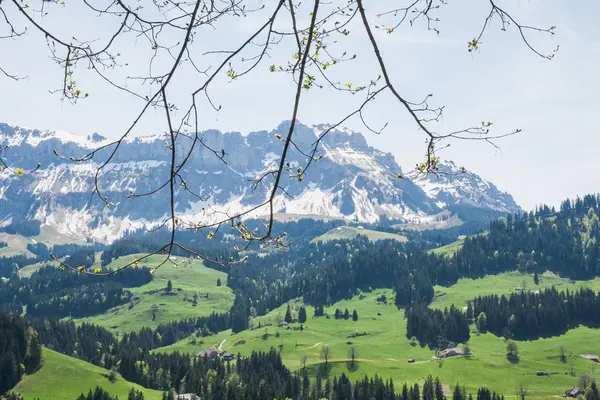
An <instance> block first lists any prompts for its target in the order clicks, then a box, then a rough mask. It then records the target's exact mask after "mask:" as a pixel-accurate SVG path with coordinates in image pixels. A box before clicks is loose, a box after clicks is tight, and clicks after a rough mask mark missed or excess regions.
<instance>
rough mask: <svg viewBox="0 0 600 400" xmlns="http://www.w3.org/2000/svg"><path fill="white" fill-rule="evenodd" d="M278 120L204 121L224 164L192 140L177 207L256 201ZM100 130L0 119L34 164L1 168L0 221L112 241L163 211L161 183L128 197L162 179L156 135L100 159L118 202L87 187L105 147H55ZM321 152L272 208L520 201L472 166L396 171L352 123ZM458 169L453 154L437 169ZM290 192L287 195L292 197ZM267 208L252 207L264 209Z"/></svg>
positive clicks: (351, 210) (309, 139)
mask: <svg viewBox="0 0 600 400" xmlns="http://www.w3.org/2000/svg"><path fill="white" fill-rule="evenodd" d="M289 124H290V122H284V123H282V124H281V125H280V126H279V127H277V128H276V129H274V130H272V131H270V132H267V131H261V132H253V133H250V134H248V135H242V134H241V133H238V132H231V133H221V132H219V131H215V130H211V131H206V132H203V133H202V135H201V137H202V138H203V140H204V142H205V143H206V144H207V145H208V146H210V147H211V148H213V149H217V151H220V149H224V150H225V152H226V156H225V159H226V160H227V164H224V163H223V162H222V161H221V160H219V159H218V158H217V157H215V155H214V154H213V153H212V152H211V151H209V150H207V149H206V148H204V147H201V146H197V147H196V149H195V150H194V153H193V154H192V156H191V157H190V159H189V161H188V163H187V164H186V166H185V168H184V169H183V170H182V171H181V175H182V176H183V178H184V179H185V181H186V183H187V185H188V187H189V188H190V189H191V190H192V191H194V192H195V193H196V194H198V195H199V196H202V197H205V196H209V195H210V198H209V199H208V200H207V201H206V202H205V201H202V200H199V199H198V197H195V196H194V195H192V194H190V193H188V192H186V191H184V190H179V191H178V193H177V197H176V209H177V211H178V212H179V213H182V214H183V215H184V216H187V217H188V218H195V219H196V220H197V219H200V218H204V214H203V213H202V209H203V208H207V206H209V205H210V206H211V207H212V208H213V209H217V210H221V211H227V212H229V213H236V212H239V211H241V210H244V209H248V208H250V207H252V206H254V205H257V204H259V203H261V202H263V201H264V200H265V198H266V196H267V193H268V189H269V186H268V182H269V181H268V180H265V183H266V184H265V185H260V186H258V187H257V188H254V189H253V188H252V187H251V182H250V181H252V180H253V179H256V178H257V177H258V176H260V175H261V174H262V173H264V172H267V171H271V170H272V169H274V167H275V166H276V165H277V164H278V161H279V154H280V153H281V149H282V146H283V144H282V142H281V141H280V140H278V139H277V138H276V136H275V135H276V134H277V133H278V132H280V133H283V132H286V131H287V129H289ZM324 129H327V126H326V125H317V126H310V127H309V126H305V125H302V124H299V123H297V124H296V131H295V133H294V141H295V143H296V145H297V146H298V147H299V148H301V149H307V148H310V145H311V144H312V143H313V142H314V141H315V138H316V135H318V134H319V133H320V132H322V131H323V130H324ZM106 143H107V140H106V139H105V138H104V137H102V136H101V135H99V134H97V133H94V134H92V135H90V136H88V137H81V136H77V135H74V134H71V133H68V132H63V131H41V130H37V129H26V128H21V127H15V126H10V125H7V124H2V123H0V148H3V147H4V146H7V145H8V147H7V148H6V149H5V150H4V151H3V152H2V153H1V154H2V156H3V158H4V159H6V160H8V162H9V164H10V165H12V166H14V167H15V168H16V167H19V168H24V169H26V170H27V169H33V168H35V167H36V165H37V164H38V163H39V164H40V165H41V166H40V168H39V169H38V170H37V171H36V172H34V173H33V174H24V175H22V176H17V175H15V174H13V173H10V172H9V171H7V170H4V171H0V226H1V225H3V224H7V223H9V222H10V221H11V220H13V219H36V220H39V221H41V222H42V223H43V224H46V225H49V226H52V227H53V228H55V229H56V230H57V231H59V232H61V233H64V234H69V235H73V236H76V237H79V238H83V239H87V238H91V239H94V240H97V241H102V242H111V241H113V240H115V239H116V238H118V237H120V236H122V235H123V233H124V232H126V231H127V230H132V229H137V228H140V227H144V226H145V227H148V226H152V225H154V224H157V223H159V221H161V220H162V218H164V216H165V215H167V213H168V207H169V193H168V191H167V190H163V191H161V192H158V193H157V194H154V195H152V196H146V197H139V198H136V199H127V198H126V197H125V196H126V195H127V194H129V193H131V192H132V191H134V192H136V193H143V192H147V191H150V190H152V189H154V188H156V187H158V186H160V185H161V184H162V183H163V182H164V181H165V180H166V179H168V176H169V173H170V170H169V157H170V152H169V150H168V149H167V148H166V147H165V138H164V137H161V136H149V137H138V138H133V139H128V140H126V141H124V142H123V143H122V144H121V147H120V149H119V151H118V152H117V153H116V155H115V157H114V159H113V160H112V161H111V162H110V163H109V164H108V165H107V166H106V168H105V169H104V171H103V173H102V175H101V177H100V187H101V188H102V191H103V195H106V196H108V198H109V200H111V201H114V202H119V205H118V206H116V207H111V208H110V209H108V208H106V207H103V205H104V204H103V203H102V202H101V201H99V200H98V199H97V198H94V196H92V193H93V190H94V173H95V169H96V167H97V166H98V165H99V164H98V163H99V162H102V161H103V160H105V159H106V157H107V154H108V151H110V149H104V150H101V151H99V152H98V153H97V154H96V156H95V157H94V159H93V160H91V161H90V162H86V163H83V164H82V163H76V162H72V161H69V160H62V159H59V158H58V157H56V156H55V155H54V150H56V152H57V153H58V154H61V155H65V156H74V157H79V156H82V155H84V154H87V153H89V151H90V150H91V149H94V148H98V147H99V146H101V145H103V144H106ZM178 143H180V145H179V146H180V147H178V148H177V154H179V155H181V156H183V155H184V154H185V152H184V150H185V149H187V148H189V145H190V143H191V141H190V140H189V139H187V138H184V137H183V136H182V137H181V138H180V139H179V141H178ZM321 154H323V158H322V159H321V160H319V161H318V162H316V163H315V164H313V166H312V167H311V168H310V169H309V170H308V171H307V172H306V175H305V177H304V179H303V180H302V181H301V182H299V181H298V180H297V179H295V178H291V177H288V176H286V177H284V178H283V179H282V182H281V183H280V186H281V187H283V188H284V189H285V192H287V193H288V194H289V196H288V195H285V194H284V193H283V192H282V193H281V194H280V195H278V196H277V198H276V202H275V204H276V211H277V212H278V213H282V214H288V215H303V216H311V217H314V218H318V217H327V218H345V219H348V220H353V221H359V222H375V221H377V220H378V219H379V218H380V217H381V216H384V215H385V216H386V217H388V218H390V219H394V220H414V218H419V217H424V218H426V217H427V216H430V215H434V214H437V213H439V212H440V211H442V210H444V209H448V208H451V207H452V206H454V205H458V204H461V205H465V204H466V205H469V206H470V207H476V208H481V209H485V210H497V211H517V210H519V207H518V205H517V204H516V203H515V202H514V200H513V199H512V197H511V196H510V195H509V194H507V193H503V192H500V191H499V190H498V189H497V188H496V187H495V186H494V185H493V184H491V183H490V182H487V181H485V180H483V179H481V178H480V177H479V176H477V175H475V174H473V173H465V174H454V173H452V174H442V175H440V177H439V178H434V177H431V176H428V177H420V178H415V179H414V180H412V179H398V177H397V175H398V173H400V172H401V168H400V166H399V165H398V164H397V163H396V161H395V159H394V157H393V156H392V154H390V153H385V152H382V151H379V150H376V149H374V148H373V147H370V146H368V144H367V142H366V140H365V138H364V137H363V136H362V135H361V134H360V133H358V132H353V131H350V130H347V129H337V130H334V131H332V132H331V133H330V134H329V135H327V136H326V137H325V139H324V141H323V142H322V147H321ZM287 161H288V162H289V164H290V167H291V168H292V169H294V170H295V169H296V168H297V167H298V166H304V165H305V162H306V156H304V155H303V154H301V153H300V152H299V151H297V150H296V149H295V148H292V149H291V150H290V152H289V153H288V157H287ZM446 169H447V170H449V171H455V170H457V168H456V166H455V165H454V164H452V163H447V164H445V165H443V167H442V170H443V171H446ZM290 196H291V197H290ZM264 214H266V209H264V210H258V211H257V212H256V213H255V214H254V215H256V216H258V215H264Z"/></svg>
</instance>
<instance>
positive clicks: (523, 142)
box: [0, 0, 600, 209]
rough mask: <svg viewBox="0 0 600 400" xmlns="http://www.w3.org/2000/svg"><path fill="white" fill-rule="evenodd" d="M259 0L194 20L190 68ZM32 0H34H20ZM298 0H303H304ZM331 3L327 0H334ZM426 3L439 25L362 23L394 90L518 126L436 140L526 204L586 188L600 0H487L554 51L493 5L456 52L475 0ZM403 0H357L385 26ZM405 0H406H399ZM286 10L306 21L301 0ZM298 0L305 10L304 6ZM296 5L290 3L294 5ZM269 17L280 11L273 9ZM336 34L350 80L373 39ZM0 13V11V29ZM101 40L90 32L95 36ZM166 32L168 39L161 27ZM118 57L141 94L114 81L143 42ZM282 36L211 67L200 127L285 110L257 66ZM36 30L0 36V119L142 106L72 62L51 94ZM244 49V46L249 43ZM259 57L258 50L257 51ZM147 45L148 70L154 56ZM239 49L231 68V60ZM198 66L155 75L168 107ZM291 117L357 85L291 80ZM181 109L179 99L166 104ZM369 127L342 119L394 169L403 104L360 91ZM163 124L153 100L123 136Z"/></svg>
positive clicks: (52, 69) (554, 201)
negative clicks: (77, 96) (476, 45)
mask: <svg viewBox="0 0 600 400" xmlns="http://www.w3.org/2000/svg"><path fill="white" fill-rule="evenodd" d="M253 1H254V3H252V4H258V5H259V6H264V11H262V12H261V11H259V12H256V13H250V14H248V16H247V17H245V18H242V17H239V18H235V19H233V20H231V19H230V20H227V21H226V22H224V23H222V24H216V25H215V26H214V27H206V28H204V29H202V30H200V31H199V33H198V34H197V36H196V37H195V39H194V43H193V44H192V47H191V48H190V50H191V51H192V54H193V56H192V57H193V59H194V62H195V63H196V64H197V65H198V66H199V67H200V68H207V67H209V66H212V68H214V67H215V65H217V63H218V62H220V60H222V59H223V57H224V56H223V54H204V53H205V52H206V51H209V50H224V49H232V48H234V47H236V46H237V45H239V44H240V42H242V41H243V40H244V38H245V37H247V36H248V35H249V34H251V32H253V31H254V30H256V28H257V27H258V26H260V25H261V24H263V23H264V21H265V16H266V15H267V12H268V13H270V12H272V10H273V7H274V4H275V2H274V1H273V0H253ZM30 3H31V4H32V7H33V8H35V4H36V2H35V1H31V2H30ZM306 3H307V4H308V3H310V2H306ZM334 3H335V2H334ZM447 3H448V4H447V5H444V6H442V7H441V8H440V10H439V11H438V13H437V14H436V15H437V16H438V17H439V19H440V21H439V22H438V23H437V24H436V25H435V26H436V27H437V28H438V29H439V31H440V33H439V34H435V33H434V32H432V31H428V30H427V27H426V25H425V24H424V23H423V22H417V23H415V24H414V26H412V27H410V26H408V25H406V26H405V27H403V28H401V29H398V30H397V31H394V32H393V33H392V34H388V33H386V32H385V30H378V31H376V32H375V35H376V38H377V40H378V41H379V43H380V47H381V53H382V56H383V58H384V60H385V62H386V64H387V66H388V70H389V73H390V76H391V79H392V81H393V83H394V85H395V86H396V88H397V89H398V91H399V92H400V93H401V94H402V95H403V96H405V97H406V98H407V99H409V100H412V101H418V100H420V99H422V98H424V97H425V96H426V95H427V94H429V93H431V94H433V97H432V100H431V102H432V104H433V105H437V106H442V105H443V106H445V110H444V116H443V118H442V120H441V122H440V123H439V124H437V125H435V129H436V130H437V131H439V132H448V131H453V130H456V129H460V128H464V127H468V126H472V125H474V124H478V123H480V122H481V121H492V122H493V123H494V125H493V126H494V132H496V133H504V132H510V131H512V130H514V129H516V128H520V129H522V132H521V133H520V134H518V135H515V136H512V137H510V138H506V139H503V140H502V141H499V142H498V143H497V144H498V146H499V147H500V149H496V148H494V147H492V146H490V145H486V144H485V143H482V142H466V141H454V142H451V143H450V144H451V146H450V147H449V148H448V149H446V150H444V151H443V152H440V154H439V155H440V157H441V158H442V160H443V159H452V160H454V161H455V162H456V163H457V164H459V165H464V166H465V167H466V168H467V169H469V170H472V171H474V172H476V173H478V174H480V175H481V176H482V177H484V178H486V179H488V180H490V181H492V182H493V183H495V184H496V185H497V186H498V187H499V188H500V189H502V190H505V191H508V192H509V193H511V194H512V195H513V197H514V198H515V200H516V201H517V203H519V204H520V205H521V206H523V207H524V208H526V209H531V208H533V207H535V206H536V205H538V204H541V203H547V204H551V205H559V203H560V201H561V200H563V199H564V198H567V197H575V196H577V195H584V194H586V193H594V192H598V191H600V190H599V188H600V174H597V173H596V171H598V170H600V158H599V157H597V154H598V151H597V149H598V148H599V146H600V135H599V133H600V131H599V128H598V126H597V125H596V124H595V122H596V121H597V119H598V117H599V116H600V99H599V97H598V95H597V94H598V93H599V92H600V73H599V72H598V71H600V25H599V24H597V15H600V2H596V1H585V0H581V1H576V2H574V1H566V0H544V1H541V0H530V1H525V0H516V1H513V0H501V1H500V0H499V1H496V3H497V4H498V5H499V6H500V7H502V8H503V9H504V10H505V11H507V12H509V13H510V14H511V15H512V16H513V17H514V18H515V19H516V20H517V21H519V22H521V23H522V24H525V25H533V26H539V27H543V28H546V27H550V26H556V30H555V35H554V36H552V37H550V36H548V35H542V34H537V33H536V34H530V35H528V38H529V39H530V41H531V43H532V44H533V45H534V46H535V47H536V49H539V50H540V51H542V52H544V53H550V52H551V51H552V50H553V49H554V48H555V47H556V46H557V45H560V49H559V51H558V52H557V53H556V56H555V57H554V59H552V60H551V61H549V60H546V59H542V58H541V57H539V56H537V55H536V54H534V53H533V52H531V51H530V50H529V49H528V48H527V47H526V45H525V44H524V43H523V41H522V40H521V38H520V37H519V33H518V31H517V30H516V27H514V26H509V27H508V29H507V30H506V31H502V30H501V29H500V27H501V26H500V24H499V20H498V19H497V18H496V19H495V21H494V22H493V23H492V25H491V27H490V28H489V29H488V31H486V33H485V35H484V36H483V38H482V41H481V45H480V49H479V50H478V51H476V52H471V53H470V52H468V51H467V42H468V41H469V40H471V39H472V38H473V37H474V36H476V35H477V34H478V32H479V31H480V30H481V27H482V24H483V21H484V19H485V17H486V16H487V13H488V12H489V3H488V2H487V1H482V0H461V1H458V0H449V1H448V2H447ZM395 4H404V2H398V1H387V0H377V1H374V0H365V7H366V8H367V12H368V14H369V18H370V20H371V22H372V23H373V24H378V25H382V26H388V25H389V24H391V23H392V21H393V19H387V20H385V19H378V18H377V17H376V13H377V12H378V11H381V10H384V9H386V7H387V8H389V7H391V6H393V5H395ZM406 4H408V3H406ZM2 8H3V9H4V11H5V12H6V13H7V15H8V17H9V18H10V20H11V21H14V23H15V26H17V27H19V26H24V19H23V17H22V16H20V15H17V13H16V12H15V10H14V9H13V8H12V6H11V3H10V2H4V4H3V5H2ZM301 10H302V12H299V13H298V19H299V22H300V23H302V22H306V21H307V18H308V9H306V8H303V9H301ZM304 11H306V12H304ZM301 14H302V15H301ZM36 20H37V21H39V22H40V23H41V24H43V25H44V26H45V27H48V29H50V30H51V31H52V32H56V34H57V35H58V36H60V37H65V38H69V37H73V36H76V37H78V38H88V39H92V38H99V40H98V43H102V42H105V41H106V39H107V38H108V37H109V36H110V33H111V32H112V31H113V30H114V29H115V28H116V27H117V23H118V22H117V21H116V19H109V20H107V19H106V18H104V17H102V18H99V17H98V16H97V15H95V14H93V13H90V12H89V10H87V9H86V8H85V7H83V6H82V5H81V4H80V3H79V2H74V3H70V2H67V4H66V6H64V7H55V8H53V9H50V10H49V13H48V15H46V16H45V17H43V18H39V17H36ZM280 23H281V24H282V25H281V26H282V27H283V26H284V25H285V24H286V23H287V21H286V20H282V21H281V22H280ZM349 30H350V34H349V35H348V36H347V37H341V38H340V39H339V41H338V43H336V44H332V45H331V49H332V50H333V51H337V50H339V51H342V50H346V51H348V53H349V54H354V53H355V54H356V55H357V58H356V59H355V60H353V61H352V62H351V63H344V64H342V65H339V66H337V67H336V68H335V69H332V72H331V73H332V74H333V75H332V76H334V78H335V80H337V81H339V82H342V83H345V82H350V83H352V85H361V84H366V83H368V82H369V80H370V79H372V78H374V77H376V76H377V75H378V74H379V71H378V67H377V64H376V63H375V60H374V58H373V51H372V48H371V47H370V44H369V42H368V41H367V40H366V37H365V35H364V31H363V30H362V28H361V26H360V25H358V24H356V25H350V26H349ZM3 33H6V25H5V24H4V23H3V22H2V21H0V37H1V36H2V34H3ZM103 39H104V40H103ZM165 40H166V41H167V42H169V43H172V44H173V45H176V44H177V43H178V41H179V40H180V38H179V37H178V36H177V35H175V34H173V35H169V34H165ZM115 46H116V48H117V50H118V51H119V52H120V53H121V54H122V58H121V59H122V60H123V61H122V62H123V63H127V64H128V65H127V66H123V67H121V68H117V69H114V70H107V71H105V73H106V74H107V76H109V77H111V78H113V79H115V80H116V81H118V82H121V83H122V84H123V85H127V87H128V88H136V89H137V90H141V91H142V93H144V91H146V93H150V89H149V88H148V86H147V85H146V86H140V85H139V82H137V81H133V80H126V79H125V77H127V76H137V75H141V74H143V71H146V70H147V65H148V64H147V63H148V60H149V54H151V53H152V51H151V50H150V49H149V48H148V43H147V42H145V41H144V40H142V39H140V38H136V37H133V36H132V35H129V36H126V37H125V38H124V39H123V40H118V41H117V42H116V44H115ZM294 46H295V44H294V42H292V41H283V42H282V43H280V44H279V45H277V46H272V49H271V50H270V51H269V57H270V58H269V59H267V60H266V61H265V63H264V64H261V65H260V66H259V68H258V69H256V70H255V71H253V72H252V73H250V74H248V75H245V76H243V77H241V78H240V79H238V80H236V81H233V82H230V80H229V79H227V77H226V75H225V72H223V73H221V74H219V75H218V77H217V79H215V81H214V85H213V86H212V87H211V90H210V92H209V93H210V94H211V99H212V100H213V102H215V104H219V105H222V109H221V110H220V111H219V112H215V111H214V110H212V109H211V108H210V106H209V105H208V103H207V102H206V101H205V100H203V102H202V104H201V106H200V109H199V120H200V121H199V126H200V129H202V130H203V129H210V128H216V129H219V130H222V131H239V132H242V133H248V132H252V131H257V130H272V129H274V128H276V127H277V126H278V125H279V123H280V122H282V121H284V120H289V119H290V118H291V112H292V105H293V95H294V90H295V86H294V83H293V81H292V80H291V79H290V76H289V75H286V74H281V73H280V74H273V73H270V72H269V71H268V66H269V65H270V64H271V63H276V64H282V63H285V62H286V60H289V59H290V55H291V53H293V52H294ZM48 55H49V51H48V49H47V47H46V45H45V41H44V37H43V36H42V35H41V34H39V33H36V32H34V31H33V30H31V29H30V30H29V31H28V33H27V34H26V35H24V36H23V37H20V38H18V39H16V40H0V66H1V67H2V68H4V69H5V70H7V71H9V72H12V73H17V74H18V75H20V76H22V77H24V79H23V80H20V81H18V82H14V81H12V80H9V79H7V78H6V77H4V76H2V74H0V122H6V123H9V124H13V125H20V126H26V127H31V128H39V129H62V130H67V131H71V132H73V133H76V134H80V135H88V134H90V133H92V132H98V133H100V134H102V135H104V136H107V137H109V138H117V137H119V136H120V135H121V134H122V133H123V132H124V131H125V130H126V129H127V127H128V126H129V125H130V124H131V122H132V120H133V119H134V118H135V115H136V114H137V113H139V111H140V109H141V107H142V106H143V101H141V100H140V99H136V98H134V97H133V96H131V95H129V94H127V93H124V92H122V91H119V90H117V89H115V88H114V87H112V86H110V85H108V84H106V82H104V81H103V80H101V79H99V78H98V77H97V76H96V75H94V74H93V73H91V72H89V71H86V70H85V68H79V69H78V70H77V71H76V79H77V84H78V86H79V87H81V89H82V91H84V92H86V93H89V97H88V98H86V99H84V100H81V101H79V102H78V103H77V104H75V105H73V104H70V103H69V102H65V101H61V99H60V95H58V94H55V93H54V94H53V93H51V92H52V91H53V90H55V89H57V88H58V87H60V84H61V72H62V70H61V68H60V67H59V66H57V65H56V64H55V63H53V62H52V61H51V60H50V59H49V57H48ZM246 56H251V54H250V53H248V54H246ZM271 60H272V61H271ZM167 61H168V60H167V59H165V58H159V59H158V60H157V61H156V63H155V65H154V68H155V71H161V68H163V69H162V70H164V68H167V67H168V65H169V64H168V62H167ZM242 64H243V63H241V62H240V61H239V60H238V61H236V62H234V63H233V65H232V66H233V67H234V69H236V71H239V70H241V69H242ZM204 79H205V78H204V77H203V76H202V75H200V74H198V73H197V72H196V71H194V70H192V68H191V67H190V66H189V65H187V66H185V67H182V68H181V69H180V73H179V74H178V76H177V78H175V79H174V80H173V83H172V85H171V86H170V88H169V96H170V98H171V99H172V101H173V102H174V103H175V104H177V105H180V110H183V109H185V108H186V107H185V105H186V104H188V102H189V101H188V100H189V93H190V88H191V87H197V86H199V85H201V84H202V82H203V80H204ZM302 99H303V100H302V101H303V102H302V104H301V107H300V109H299V114H298V119H299V120H300V121H301V122H302V123H304V124H319V123H335V122H337V121H338V120H339V119H341V118H343V117H344V116H345V115H346V114H348V113H349V112H351V111H352V110H353V109H354V108H355V107H357V106H358V105H359V104H360V103H361V102H362V100H363V99H364V97H361V96H359V95H356V96H351V95H349V94H347V93H339V92H336V91H334V90H330V89H317V88H313V89H311V90H309V91H306V92H303V94H302ZM178 116H179V117H181V116H182V111H180V112H179V115H178ZM365 118H366V120H367V121H368V123H369V125H370V126H372V127H374V128H377V127H381V126H383V125H384V124H386V123H387V127H386V129H385V130H384V131H383V132H382V133H381V134H380V135H376V134H374V133H371V132H369V131H368V130H367V129H366V128H364V126H363V125H362V124H361V121H360V120H359V119H352V120H349V121H348V122H347V123H345V125H346V126H348V127H349V128H352V129H355V130H357V131H360V132H362V133H363V134H364V135H365V136H366V138H367V141H368V143H369V144H370V145H372V146H374V147H376V148H378V149H381V150H384V151H389V152H391V153H393V154H394V156H395V157H396V160H397V161H398V163H399V164H400V165H401V166H402V167H403V169H404V170H409V169H411V168H412V166H414V165H415V163H417V162H418V161H421V160H422V158H423V156H424V150H425V145H424V140H425V136H423V133H422V132H419V131H418V129H417V127H416V125H415V123H414V121H412V120H411V119H410V117H409V116H408V114H407V112H406V111H405V110H404V109H403V108H402V107H401V106H400V105H399V104H398V103H397V102H396V101H395V100H394V99H393V98H392V97H391V96H389V95H386V96H382V97H381V98H380V99H378V100H377V101H375V102H373V103H372V104H371V105H369V107H368V108H367V109H366V111H365ZM165 129H166V126H165V122H164V118H163V114H162V112H161V111H160V110H150V111H149V113H148V114H147V115H146V116H145V117H144V118H143V119H142V120H141V122H140V124H139V126H138V128H136V129H135V130H134V131H133V132H132V135H147V134H156V133H162V132H164V131H165Z"/></svg>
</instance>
